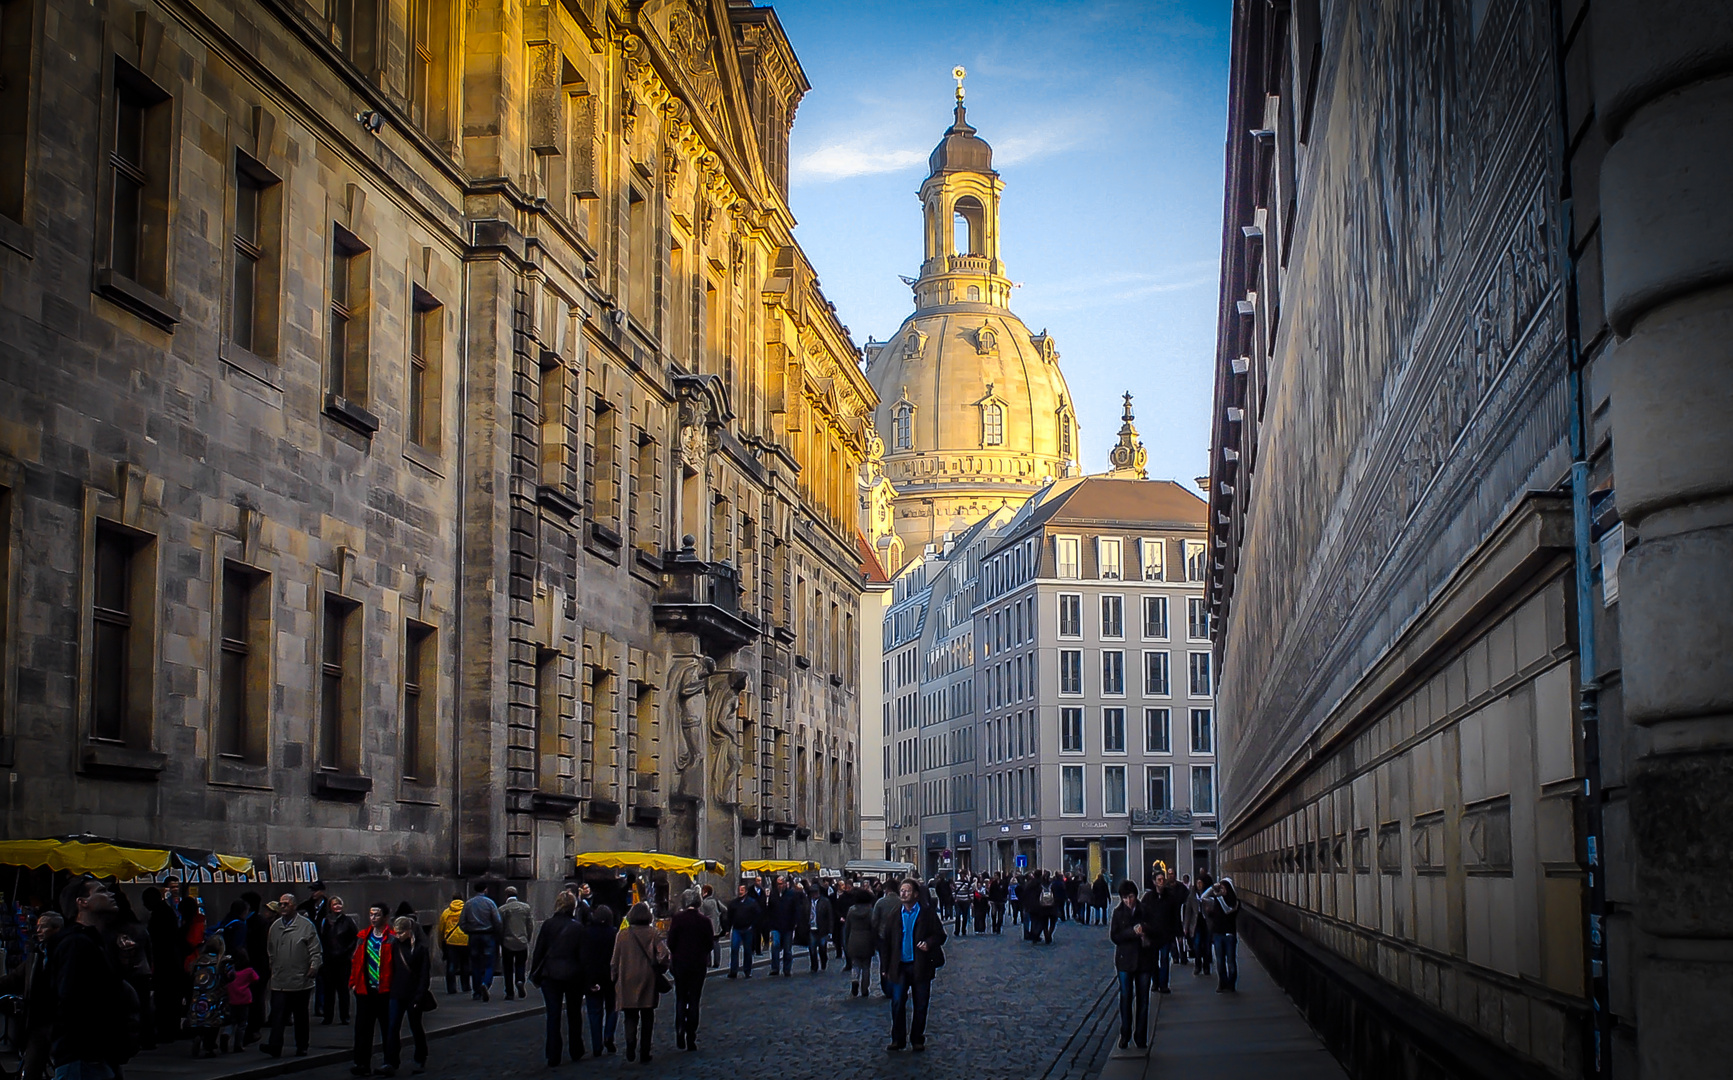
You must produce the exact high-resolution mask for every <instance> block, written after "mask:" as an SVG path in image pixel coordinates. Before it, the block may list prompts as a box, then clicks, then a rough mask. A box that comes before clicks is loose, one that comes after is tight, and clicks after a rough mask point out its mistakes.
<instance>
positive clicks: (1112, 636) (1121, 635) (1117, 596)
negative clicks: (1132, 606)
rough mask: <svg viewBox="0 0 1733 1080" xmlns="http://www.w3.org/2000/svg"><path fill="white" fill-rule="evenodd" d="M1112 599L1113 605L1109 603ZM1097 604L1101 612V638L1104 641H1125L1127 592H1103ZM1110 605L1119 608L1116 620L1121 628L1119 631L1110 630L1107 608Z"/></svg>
mask: <svg viewBox="0 0 1733 1080" xmlns="http://www.w3.org/2000/svg"><path fill="white" fill-rule="evenodd" d="M1110 601H1111V605H1110V603H1109V602H1110ZM1097 606H1098V607H1099V609H1100V612H1099V614H1100V617H1101V625H1100V629H1101V640H1102V641H1124V640H1125V594H1123V593H1102V594H1101V596H1100V600H1099V603H1098V604H1097ZM1109 606H1113V607H1116V608H1118V614H1117V616H1116V620H1117V622H1118V626H1119V629H1118V632H1117V633H1109V632H1108V630H1109V624H1108V619H1107V609H1108V607H1109Z"/></svg>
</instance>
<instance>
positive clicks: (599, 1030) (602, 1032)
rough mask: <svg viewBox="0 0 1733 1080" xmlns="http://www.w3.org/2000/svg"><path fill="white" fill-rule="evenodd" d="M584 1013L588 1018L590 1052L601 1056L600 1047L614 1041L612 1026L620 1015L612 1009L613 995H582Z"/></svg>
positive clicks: (600, 993)
mask: <svg viewBox="0 0 1733 1080" xmlns="http://www.w3.org/2000/svg"><path fill="white" fill-rule="evenodd" d="M584 1011H585V1012H586V1013H588V1014H589V1016H590V1050H591V1051H592V1052H593V1053H594V1054H595V1055H596V1056H597V1057H601V1056H602V1045H603V1044H604V1043H611V1042H613V1041H614V1024H615V1022H616V1021H618V1020H619V1019H620V1014H619V1013H618V1012H617V1011H615V1009H614V995H613V994H611V993H609V992H607V991H600V992H597V993H594V994H585V995H584Z"/></svg>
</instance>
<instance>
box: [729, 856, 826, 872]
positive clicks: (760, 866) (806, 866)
mask: <svg viewBox="0 0 1733 1080" xmlns="http://www.w3.org/2000/svg"><path fill="white" fill-rule="evenodd" d="M740 869H742V870H744V871H746V872H747V873H753V874H809V873H812V872H813V871H815V870H817V869H818V864H817V863H815V862H802V861H800V860H799V859H746V860H744V861H742V862H741V864H740Z"/></svg>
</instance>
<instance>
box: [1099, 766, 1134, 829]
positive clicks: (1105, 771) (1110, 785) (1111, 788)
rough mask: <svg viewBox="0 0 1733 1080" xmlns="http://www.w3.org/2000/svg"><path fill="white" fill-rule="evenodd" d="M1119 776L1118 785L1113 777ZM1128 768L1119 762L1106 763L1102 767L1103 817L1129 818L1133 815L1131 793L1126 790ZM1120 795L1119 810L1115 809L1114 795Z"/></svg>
mask: <svg viewBox="0 0 1733 1080" xmlns="http://www.w3.org/2000/svg"><path fill="white" fill-rule="evenodd" d="M1116 775H1117V776H1118V778H1119V780H1118V783H1117V785H1116V784H1115V783H1114V782H1113V777H1115V776H1116ZM1126 783H1127V778H1126V766H1125V765H1123V764H1121V763H1119V762H1104V763H1103V764H1102V766H1101V814H1102V816H1103V817H1128V816H1130V813H1131V798H1130V795H1131V793H1130V792H1129V791H1128V790H1127V789H1126ZM1116 790H1117V792H1118V794H1119V809H1117V810H1115V809H1113V800H1112V798H1111V796H1112V794H1113V793H1114V792H1115V791H1116Z"/></svg>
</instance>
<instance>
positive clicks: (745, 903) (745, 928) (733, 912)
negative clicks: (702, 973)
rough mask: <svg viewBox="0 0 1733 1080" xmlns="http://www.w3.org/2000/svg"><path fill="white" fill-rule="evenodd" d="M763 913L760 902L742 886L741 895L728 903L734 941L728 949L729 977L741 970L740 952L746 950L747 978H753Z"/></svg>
mask: <svg viewBox="0 0 1733 1080" xmlns="http://www.w3.org/2000/svg"><path fill="white" fill-rule="evenodd" d="M762 915H763V911H762V909H761V908H760V907H759V906H758V901H757V900H756V899H755V898H754V897H753V896H752V894H751V893H750V892H748V891H747V889H746V886H744V885H742V886H740V895H739V896H736V897H735V898H734V899H733V900H730V901H729V902H728V925H729V926H731V927H733V930H734V937H733V941H732V942H731V943H730V945H729V947H728V977H729V978H730V979H732V978H734V976H735V974H736V973H737V972H738V971H739V970H740V951H741V950H742V949H745V950H746V977H747V978H748V979H750V978H752V954H753V952H754V950H755V949H756V947H757V944H758V921H759V919H760V918H761V917H762Z"/></svg>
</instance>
